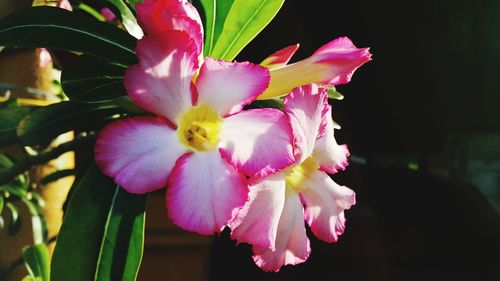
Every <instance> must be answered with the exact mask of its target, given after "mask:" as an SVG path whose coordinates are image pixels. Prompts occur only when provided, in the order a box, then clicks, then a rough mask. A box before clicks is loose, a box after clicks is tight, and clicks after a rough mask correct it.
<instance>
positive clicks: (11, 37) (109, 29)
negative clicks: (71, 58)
mask: <svg viewBox="0 0 500 281" xmlns="http://www.w3.org/2000/svg"><path fill="white" fill-rule="evenodd" d="M136 42H137V40H136V39H135V38H134V37H132V36H130V35H129V34H128V33H127V32H125V31H123V30H121V29H119V28H117V27H115V26H113V25H110V24H108V23H104V22H99V21H97V20H95V19H92V18H89V17H86V16H84V15H80V14H77V13H72V12H69V11H66V10H64V9H59V8H54V7H33V8H27V9H23V10H19V11H16V12H14V13H12V14H10V15H8V16H6V17H4V18H2V19H1V20H0V46H9V47H27V48H38V47H44V48H51V49H58V50H65V51H73V52H80V53H84V54H88V55H91V56H94V57H97V58H100V59H104V60H106V61H112V62H116V63H120V64H123V65H132V64H135V63H136V62H137V58H136V56H135V52H134V49H135V44H136Z"/></svg>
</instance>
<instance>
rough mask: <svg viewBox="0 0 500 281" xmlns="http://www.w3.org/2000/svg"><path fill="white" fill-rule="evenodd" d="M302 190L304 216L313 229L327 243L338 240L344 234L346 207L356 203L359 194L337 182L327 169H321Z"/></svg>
mask: <svg viewBox="0 0 500 281" xmlns="http://www.w3.org/2000/svg"><path fill="white" fill-rule="evenodd" d="M304 185H305V187H306V188H305V189H304V190H303V191H302V192H301V193H300V195H301V198H302V201H303V202H304V205H305V206H306V209H305V218H306V221H307V223H308V224H309V226H310V227H311V230H312V232H313V233H314V235H316V237H318V238H319V239H321V240H323V241H326V242H330V243H332V242H335V241H337V239H338V237H339V235H341V234H342V233H344V229H345V216H344V210H347V209H349V208H351V206H352V205H354V204H356V194H355V193H354V191H352V190H351V189H349V188H348V187H345V186H341V185H338V184H337V183H335V182H334V181H333V180H332V179H331V178H330V177H329V176H328V175H327V174H326V173H325V172H321V171H318V172H316V173H315V174H314V175H313V176H312V177H310V178H309V179H308V180H307V182H305V183H304Z"/></svg>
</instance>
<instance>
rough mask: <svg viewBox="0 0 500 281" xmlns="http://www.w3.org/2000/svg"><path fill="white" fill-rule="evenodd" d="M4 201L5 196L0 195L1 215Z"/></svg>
mask: <svg viewBox="0 0 500 281" xmlns="http://www.w3.org/2000/svg"><path fill="white" fill-rule="evenodd" d="M3 203H4V199H3V197H2V196H1V195H0V215H1V214H2V210H3Z"/></svg>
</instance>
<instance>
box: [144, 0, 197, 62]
mask: <svg viewBox="0 0 500 281" xmlns="http://www.w3.org/2000/svg"><path fill="white" fill-rule="evenodd" d="M136 9H137V15H138V19H139V24H140V25H141V27H142V28H143V29H144V31H145V32H146V33H147V34H157V33H163V32H165V31H171V30H179V31H185V32H186V33H187V34H189V35H190V36H191V37H192V38H193V40H194V41H195V44H196V46H197V51H196V52H197V54H198V55H199V54H200V53H201V52H202V51H203V28H202V23H201V18H200V15H199V14H198V11H197V10H196V8H195V7H194V6H193V5H191V3H189V2H188V1H187V0H144V2H143V3H137V5H136Z"/></svg>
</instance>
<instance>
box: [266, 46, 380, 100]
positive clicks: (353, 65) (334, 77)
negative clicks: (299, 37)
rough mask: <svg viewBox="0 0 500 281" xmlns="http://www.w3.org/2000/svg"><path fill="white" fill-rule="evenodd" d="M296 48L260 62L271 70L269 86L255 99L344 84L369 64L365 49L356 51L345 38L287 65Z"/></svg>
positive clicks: (290, 48)
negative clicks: (309, 86) (304, 87)
mask: <svg viewBox="0 0 500 281" xmlns="http://www.w3.org/2000/svg"><path fill="white" fill-rule="evenodd" d="M298 48H299V45H298V44H297V45H292V46H290V47H287V48H285V49H282V50H280V51H278V52H276V53H274V54H272V55H271V56H269V57H268V58H267V59H265V60H264V61H263V62H262V65H263V66H266V67H269V68H270V70H271V83H270V84H269V87H268V88H267V90H266V91H265V92H264V93H263V94H262V95H261V96H260V97H259V99H269V98H273V97H279V96H283V95H286V94H288V93H289V92H290V91H291V90H292V89H293V88H295V87H297V86H301V85H306V84H309V83H316V84H321V85H332V86H335V85H340V84H346V83H348V82H349V81H350V80H351V77H352V75H353V74H354V71H356V69H357V68H358V67H360V66H361V65H363V64H364V63H366V62H368V61H369V60H371V54H370V50H369V48H361V49H360V48H357V47H356V46H354V44H353V43H352V41H351V40H350V39H349V38H347V37H340V38H337V39H335V40H333V41H331V42H329V43H327V44H326V45H324V46H323V47H321V48H319V49H318V50H317V51H316V52H314V54H313V55H312V56H310V57H309V58H307V59H305V60H301V61H299V62H296V63H292V64H289V65H287V63H288V61H289V60H290V59H291V57H292V56H293V55H294V54H295V52H296V51H297V49H298Z"/></svg>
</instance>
